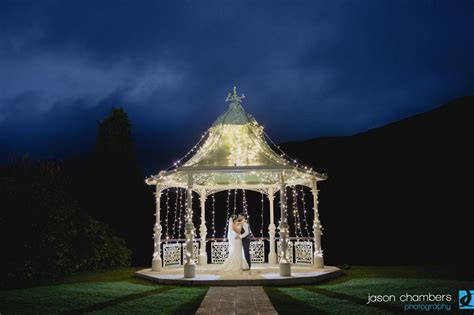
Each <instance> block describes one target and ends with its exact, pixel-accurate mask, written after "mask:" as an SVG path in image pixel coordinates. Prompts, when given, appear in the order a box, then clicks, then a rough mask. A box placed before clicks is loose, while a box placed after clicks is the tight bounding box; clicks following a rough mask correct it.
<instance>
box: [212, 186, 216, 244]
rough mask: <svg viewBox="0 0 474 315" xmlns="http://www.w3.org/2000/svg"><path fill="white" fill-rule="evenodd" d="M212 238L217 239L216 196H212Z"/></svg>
mask: <svg viewBox="0 0 474 315" xmlns="http://www.w3.org/2000/svg"><path fill="white" fill-rule="evenodd" d="M212 238H214V239H215V238H216V194H212Z"/></svg>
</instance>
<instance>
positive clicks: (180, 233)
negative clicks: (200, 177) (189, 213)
mask: <svg viewBox="0 0 474 315" xmlns="http://www.w3.org/2000/svg"><path fill="white" fill-rule="evenodd" d="M184 191H185V189H184V188H183V189H180V190H179V212H180V216H179V228H178V238H179V239H181V238H183V235H184V224H183V223H184V217H185V212H186V204H185V202H183V192H184ZM183 206H184V209H183Z"/></svg>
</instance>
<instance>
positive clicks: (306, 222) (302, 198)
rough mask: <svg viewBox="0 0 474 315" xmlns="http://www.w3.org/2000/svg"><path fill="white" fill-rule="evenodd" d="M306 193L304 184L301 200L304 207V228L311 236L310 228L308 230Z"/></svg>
mask: <svg viewBox="0 0 474 315" xmlns="http://www.w3.org/2000/svg"><path fill="white" fill-rule="evenodd" d="M305 197H306V196H305V193H304V186H301V201H302V208H303V219H304V228H305V231H306V237H310V234H309V230H308V218H307V216H306V212H307V210H306V201H305Z"/></svg>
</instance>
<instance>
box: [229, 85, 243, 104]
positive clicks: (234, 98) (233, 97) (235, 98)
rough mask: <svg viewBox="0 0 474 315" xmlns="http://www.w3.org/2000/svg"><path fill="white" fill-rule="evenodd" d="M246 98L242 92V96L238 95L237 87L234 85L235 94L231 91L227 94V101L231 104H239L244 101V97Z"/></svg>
mask: <svg viewBox="0 0 474 315" xmlns="http://www.w3.org/2000/svg"><path fill="white" fill-rule="evenodd" d="M244 98H245V95H244V94H242V95H241V96H238V95H237V87H236V86H234V94H233V95H232V94H231V93H230V92H229V95H227V98H226V99H225V101H226V102H230V103H231V104H239V105H240V103H242V99H244Z"/></svg>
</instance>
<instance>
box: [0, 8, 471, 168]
mask: <svg viewBox="0 0 474 315" xmlns="http://www.w3.org/2000/svg"><path fill="white" fill-rule="evenodd" d="M473 56H474V1H454V0H449V1H435V0H432V1H414V0H409V1H401V0H396V1H395V0H393V1H392V0H390V1H389V0H387V1H382V0H376V1H369V0H364V1H333V0H331V1H324V2H322V1H223V0H219V1H149V2H146V1H109V2H107V1H33V0H32V1H21V0H12V1H1V2H0V154H1V156H0V160H1V161H5V160H8V159H9V158H11V157H14V156H18V155H22V154H23V153H25V152H28V153H29V154H30V156H32V157H34V158H37V159H39V158H66V157H68V156H71V155H73V154H77V153H80V152H84V151H86V150H88V149H89V148H90V147H91V146H92V144H93V142H94V137H95V133H96V126H97V121H99V120H101V119H103V118H104V117H105V116H106V115H107V113H108V112H109V111H110V108H111V107H112V106H121V107H123V108H124V109H125V110H126V111H127V112H128V114H129V115H130V118H131V120H132V124H133V130H134V139H135V147H136V150H137V153H138V157H139V159H140V161H141V162H142V165H143V166H144V168H145V172H146V175H149V174H150V172H151V170H159V169H160V168H166V166H168V164H170V163H171V162H172V161H173V159H174V158H179V157H180V156H182V155H183V154H184V153H186V151H187V150H188V149H189V148H191V146H192V145H193V144H194V143H195V142H196V141H197V140H198V139H199V137H200V135H201V134H202V133H203V132H204V131H205V130H206V129H207V128H208V127H209V126H210V125H211V123H212V122H213V120H214V119H215V118H216V117H217V116H218V115H219V114H220V113H221V112H223V111H224V110H225V109H226V108H227V104H226V103H225V102H224V100H225V97H226V95H227V93H228V92H229V91H230V90H231V89H232V87H233V86H234V85H237V87H238V90H239V92H241V93H244V94H245V95H246V96H247V98H246V99H245V101H244V107H245V108H246V110H247V111H248V112H250V113H251V114H253V115H254V116H255V117H256V119H257V120H258V121H259V122H260V123H261V124H262V125H264V126H265V128H266V130H267V133H269V135H270V136H271V137H272V139H273V140H274V141H276V142H283V141H289V140H303V139H308V138H315V137H319V136H327V135H351V134H354V133H357V132H361V131H365V130H367V129H369V128H374V127H377V126H381V125H384V124H386V123H388V122H392V121H395V120H399V119H401V118H404V117H407V116H410V115H413V114H416V113H419V112H422V111H426V110H429V109H431V108H433V107H436V106H439V105H441V104H443V103H445V102H447V101H449V100H451V99H453V98H456V97H459V96H462V95H473V94H474V57H473Z"/></svg>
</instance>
